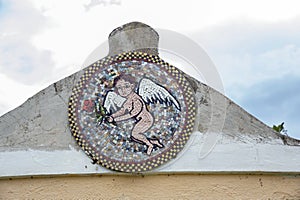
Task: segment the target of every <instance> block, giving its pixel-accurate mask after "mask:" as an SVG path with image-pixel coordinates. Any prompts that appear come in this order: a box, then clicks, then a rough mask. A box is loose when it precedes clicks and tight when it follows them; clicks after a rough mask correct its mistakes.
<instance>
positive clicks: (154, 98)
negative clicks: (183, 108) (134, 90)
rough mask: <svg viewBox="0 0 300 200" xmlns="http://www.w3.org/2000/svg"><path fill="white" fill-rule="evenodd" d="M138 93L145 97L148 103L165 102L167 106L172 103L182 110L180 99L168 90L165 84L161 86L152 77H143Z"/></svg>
mask: <svg viewBox="0 0 300 200" xmlns="http://www.w3.org/2000/svg"><path fill="white" fill-rule="evenodd" d="M138 94H139V95H140V96H141V97H142V98H143V100H144V101H145V102H146V103H147V104H150V103H153V104H154V103H157V102H159V103H161V104H162V103H164V104H165V105H167V106H171V105H172V104H173V105H174V106H175V107H176V108H177V109H178V110H180V104H179V103H178V101H177V100H176V99H175V98H174V97H173V96H172V94H171V93H170V92H169V91H168V90H166V89H165V88H164V87H163V86H160V85H158V84H156V83H154V82H153V81H151V80H150V79H147V78H143V79H142V80H141V81H140V84H139V88H138Z"/></svg>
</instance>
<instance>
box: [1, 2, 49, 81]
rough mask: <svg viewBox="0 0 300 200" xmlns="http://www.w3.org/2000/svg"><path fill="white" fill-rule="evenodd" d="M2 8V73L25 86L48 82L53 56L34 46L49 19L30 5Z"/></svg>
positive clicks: (19, 4) (13, 4)
mask: <svg viewBox="0 0 300 200" xmlns="http://www.w3.org/2000/svg"><path fill="white" fill-rule="evenodd" d="M2 3H3V2H2ZM3 5H4V6H2V16H1V18H0V73H1V74H5V75H7V76H8V77H10V78H12V79H14V80H15V81H18V82H21V83H24V84H34V83H38V82H40V81H43V80H46V79H47V77H48V76H49V75H51V72H52V68H53V67H54V62H53V60H52V54H51V52H50V51H47V50H41V49H38V48H37V47H35V46H34V45H33V44H32V39H33V37H34V35H36V34H38V33H39V32H40V31H42V30H43V28H44V27H45V26H46V24H47V20H46V18H45V17H44V16H43V15H42V14H41V13H40V12H39V11H38V10H36V9H35V8H34V7H33V6H32V4H30V3H29V2H27V1H17V0H13V1H9V2H7V1H5V3H4V4H3Z"/></svg>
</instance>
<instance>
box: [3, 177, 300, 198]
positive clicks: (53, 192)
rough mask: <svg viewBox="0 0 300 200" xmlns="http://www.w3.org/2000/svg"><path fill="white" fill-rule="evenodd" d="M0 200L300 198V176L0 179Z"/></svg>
mask: <svg viewBox="0 0 300 200" xmlns="http://www.w3.org/2000/svg"><path fill="white" fill-rule="evenodd" d="M0 199H3V200H4V199H5V200H7V199H120V200H130V199H251V200H252V199H266V200H267V199H272V200H276V199H294V200H297V199H300V177H299V176H298V177H295V176H276V175H156V176H94V177H52V178H49V177H46V178H33V179H28V178H27V179H12V180H8V179H4V180H0Z"/></svg>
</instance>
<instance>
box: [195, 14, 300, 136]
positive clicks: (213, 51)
mask: <svg viewBox="0 0 300 200" xmlns="http://www.w3.org/2000/svg"><path fill="white" fill-rule="evenodd" d="M299 32H300V17H298V18H294V19H292V20H288V21H281V22H277V23H262V22H255V21H245V20H243V21H242V20H240V21H235V22H228V23H227V24H223V25H221V26H215V27H211V29H210V30H206V31H202V32H200V31H199V32H198V33H193V34H191V35H192V37H193V38H194V39H195V40H196V41H198V43H200V44H202V45H203V46H204V48H205V49H206V50H207V52H208V55H209V56H210V57H211V58H212V60H213V61H214V63H215V64H216V67H217V69H218V70H219V73H220V75H221V77H222V79H223V83H224V87H225V91H226V95H227V96H229V97H230V98H232V99H233V100H234V101H236V102H237V103H238V104H239V105H241V106H242V107H244V108H245V109H246V110H248V111H249V112H250V113H251V114H254V115H255V116H257V117H258V118H259V119H261V120H262V121H264V122H265V123H267V124H268V125H270V126H272V125H273V124H279V123H281V122H282V121H285V122H286V127H287V129H288V130H290V131H289V133H292V134H295V135H293V136H294V137H298V138H300V128H299V126H298V123H299V120H300V114H299V113H300V112H299V111H300V110H299V108H300V94H299V92H298V91H300V86H299V85H300V68H299V66H300V35H299ZM297 134H298V135H297Z"/></svg>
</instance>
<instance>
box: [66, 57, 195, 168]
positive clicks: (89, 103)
mask: <svg viewBox="0 0 300 200" xmlns="http://www.w3.org/2000/svg"><path fill="white" fill-rule="evenodd" d="M195 113H196V105H195V98H194V93H193V91H192V89H191V87H190V85H189V82H188V81H187V80H186V79H185V77H184V76H183V73H182V72H181V71H179V70H177V69H176V68H175V67H173V66H171V65H169V64H168V63H166V62H164V61H163V60H161V59H160V58H159V57H158V56H153V55H148V54H145V53H140V52H127V53H123V54H120V55H117V56H115V57H106V58H104V59H101V60H99V61H97V62H95V63H94V64H92V65H90V66H89V67H87V68H86V69H85V72H84V75H83V76H82V77H81V78H80V81H79V82H78V83H77V84H76V85H75V87H74V88H73V92H72V95H71V97H70V101H69V123H70V129H71V132H72V134H73V136H74V137H75V139H76V141H77V143H78V144H79V145H80V146H81V147H82V149H83V150H84V151H85V153H86V154H87V155H88V156H90V158H91V159H92V160H93V162H94V163H97V164H100V165H102V166H104V167H106V168H108V169H112V170H116V171H122V172H143V171H148V170H151V169H153V168H155V167H158V166H160V165H162V164H164V163H166V162H167V161H169V160H171V159H174V158H175V157H176V155H177V154H178V153H179V152H180V151H181V150H182V149H183V147H184V145H185V144H186V142H187V140H188V139H189V136H190V134H191V132H192V130H193V127H194V120H195Z"/></svg>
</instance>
